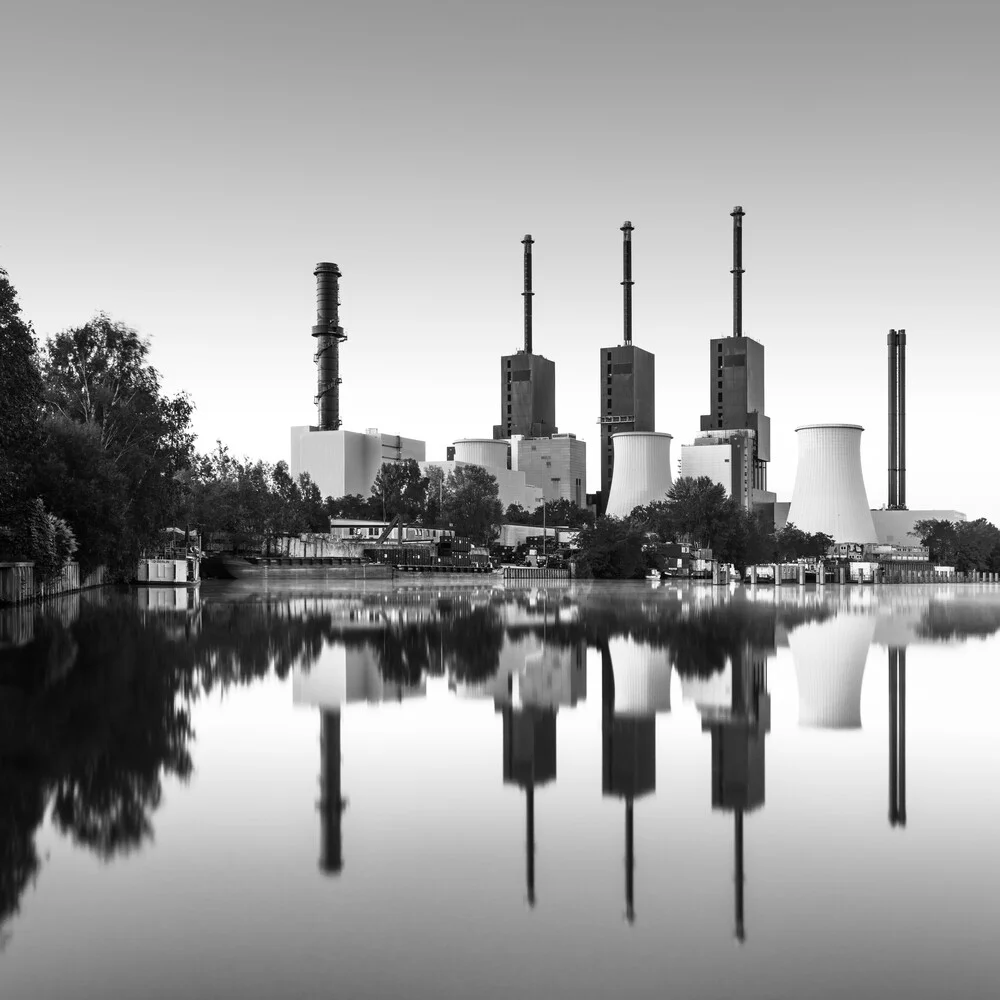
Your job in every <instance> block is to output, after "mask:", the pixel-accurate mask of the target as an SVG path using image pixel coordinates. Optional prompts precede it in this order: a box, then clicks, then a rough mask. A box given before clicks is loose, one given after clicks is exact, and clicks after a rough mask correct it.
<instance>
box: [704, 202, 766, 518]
mask: <svg viewBox="0 0 1000 1000" xmlns="http://www.w3.org/2000/svg"><path fill="white" fill-rule="evenodd" d="M745 214H746V213H745V212H744V211H743V208H742V207H741V206H740V205H737V206H736V207H735V208H734V209H733V210H732V212H731V213H730V215H731V216H732V218H733V267H732V275H733V332H732V336H730V337H721V338H715V339H713V340H712V341H710V343H709V407H710V412H709V413H707V414H704V415H703V416H702V418H701V430H702V431H703V432H707V431H719V430H724V431H739V432H743V433H744V435H745V437H746V439H747V442H748V445H749V447H750V450H751V456H750V470H751V472H750V504H751V506H752V507H753V508H754V509H757V510H761V509H763V510H765V511H766V512H767V513H768V514H769V515H771V516H773V505H774V502H775V499H776V498H775V495H774V494H773V493H771V492H770V491H769V490H768V488H767V463H768V462H769V461H770V460H771V421H770V418H769V417H767V416H766V415H765V410H764V345H763V344H761V343H759V342H758V341H756V340H752V339H751V338H750V337H745V336H744V335H743V274H744V270H743V216H744V215H745Z"/></svg>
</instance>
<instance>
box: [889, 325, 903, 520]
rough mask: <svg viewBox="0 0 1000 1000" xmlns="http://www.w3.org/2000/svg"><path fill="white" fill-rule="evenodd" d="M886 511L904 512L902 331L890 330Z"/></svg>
mask: <svg viewBox="0 0 1000 1000" xmlns="http://www.w3.org/2000/svg"><path fill="white" fill-rule="evenodd" d="M886 342H887V344H888V348H889V509H890V510H906V331H905V330H890V331H889V336H888V337H887V338H886Z"/></svg>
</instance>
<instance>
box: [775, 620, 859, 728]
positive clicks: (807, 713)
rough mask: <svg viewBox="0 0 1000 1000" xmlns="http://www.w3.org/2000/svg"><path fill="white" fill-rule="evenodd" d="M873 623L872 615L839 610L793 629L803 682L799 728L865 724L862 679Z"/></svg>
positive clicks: (791, 640) (795, 657)
mask: <svg viewBox="0 0 1000 1000" xmlns="http://www.w3.org/2000/svg"><path fill="white" fill-rule="evenodd" d="M875 621H876V618H875V616H874V615H852V614H839V615H837V616H836V617H835V618H831V619H829V620H828V621H825V622H814V623H812V624H810V625H803V626H800V627H799V628H797V629H794V630H793V631H792V632H790V633H789V635H788V645H789V646H790V647H791V651H792V662H793V663H794V664H795V676H796V678H797V680H798V685H799V725H800V726H814V727H816V728H819V729H858V728H859V727H860V726H861V683H862V681H863V680H864V676H865V663H866V662H867V660H868V648H869V646H871V642H872V637H873V636H874V634H875Z"/></svg>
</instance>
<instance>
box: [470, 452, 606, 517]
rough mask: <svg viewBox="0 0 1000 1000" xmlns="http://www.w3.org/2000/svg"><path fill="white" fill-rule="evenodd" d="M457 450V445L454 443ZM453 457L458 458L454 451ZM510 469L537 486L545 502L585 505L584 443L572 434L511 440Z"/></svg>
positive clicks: (582, 506)
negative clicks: (565, 501) (563, 501)
mask: <svg viewBox="0 0 1000 1000" xmlns="http://www.w3.org/2000/svg"><path fill="white" fill-rule="evenodd" d="M455 444H456V448H457V445H458V442H455ZM455 457H456V458H458V452H457V450H456V453H455ZM510 467H511V468H512V469H515V470H517V471H518V472H523V473H524V475H525V478H526V479H527V481H528V484H529V485H531V486H539V487H541V489H542V494H543V496H544V497H545V500H546V501H547V502H551V501H553V500H569V501H571V502H572V503H574V504H576V506H577V507H581V508H584V509H585V508H586V506H587V443H586V442H585V441H578V440H577V437H576V435H575V434H553V435H552V436H551V437H544V438H529V437H522V436H521V435H520V434H515V435H513V436H512V437H511V439H510Z"/></svg>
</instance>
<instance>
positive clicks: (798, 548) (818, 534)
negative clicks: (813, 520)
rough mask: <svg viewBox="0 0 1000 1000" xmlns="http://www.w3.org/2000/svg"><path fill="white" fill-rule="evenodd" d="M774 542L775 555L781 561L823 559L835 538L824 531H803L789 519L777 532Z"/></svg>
mask: <svg viewBox="0 0 1000 1000" xmlns="http://www.w3.org/2000/svg"><path fill="white" fill-rule="evenodd" d="M774 543H775V555H776V556H777V558H778V559H779V560H780V561H781V562H795V561H796V560H798V559H823V558H824V557H825V556H826V554H827V552H828V551H829V550H830V547H831V546H832V545H833V538H832V536H830V535H827V534H825V533H824V532H822V531H814V532H807V531H802V530H801V529H800V528H797V527H796V526H795V525H794V524H792V522H791V521H789V522H788V523H787V524H786V525H785V526H784V527H782V528H780V529H779V530H778V531H776V532H775V534H774Z"/></svg>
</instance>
